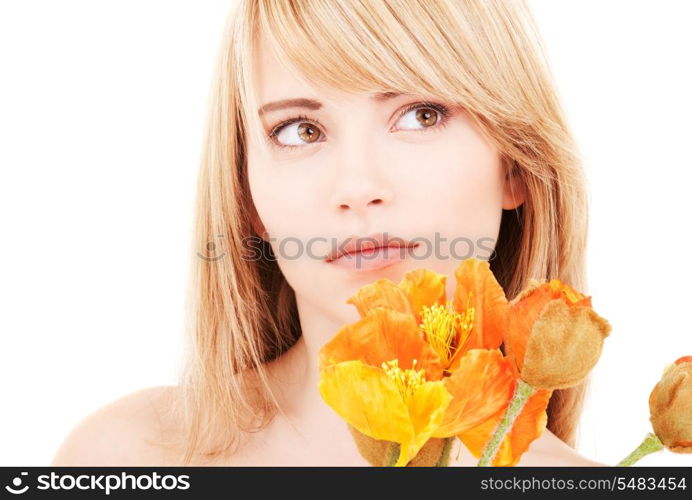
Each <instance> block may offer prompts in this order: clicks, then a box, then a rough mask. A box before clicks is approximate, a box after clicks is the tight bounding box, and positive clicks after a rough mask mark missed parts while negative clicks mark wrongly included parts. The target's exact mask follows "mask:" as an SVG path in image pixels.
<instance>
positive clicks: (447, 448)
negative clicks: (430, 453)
mask: <svg viewBox="0 0 692 500" xmlns="http://www.w3.org/2000/svg"><path fill="white" fill-rule="evenodd" d="M453 444H454V436H451V437H448V438H445V445H444V447H443V448H442V455H440V459H439V460H438V461H437V463H436V464H435V465H434V467H449V453H450V452H451V451H452V445H453Z"/></svg>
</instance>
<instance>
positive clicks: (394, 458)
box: [387, 443, 401, 467]
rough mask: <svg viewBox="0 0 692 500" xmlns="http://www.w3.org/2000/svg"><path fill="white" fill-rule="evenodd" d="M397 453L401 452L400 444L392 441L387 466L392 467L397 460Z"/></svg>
mask: <svg viewBox="0 0 692 500" xmlns="http://www.w3.org/2000/svg"><path fill="white" fill-rule="evenodd" d="M399 453H401V445H400V444H399V443H392V455H391V456H390V457H389V464H387V467H394V466H395V465H396V463H397V461H398V460H399Z"/></svg>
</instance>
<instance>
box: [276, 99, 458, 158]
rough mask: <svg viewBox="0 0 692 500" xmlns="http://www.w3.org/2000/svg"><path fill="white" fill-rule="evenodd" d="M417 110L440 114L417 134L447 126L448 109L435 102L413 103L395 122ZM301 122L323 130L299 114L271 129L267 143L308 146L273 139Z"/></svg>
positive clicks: (283, 145)
mask: <svg viewBox="0 0 692 500" xmlns="http://www.w3.org/2000/svg"><path fill="white" fill-rule="evenodd" d="M418 108H430V109H433V110H435V111H437V112H438V113H439V114H440V118H439V121H438V123H436V124H435V125H433V126H431V127H424V128H422V129H418V131H419V132H420V131H422V132H434V131H436V130H440V129H442V128H443V127H445V126H447V123H448V121H449V116H450V114H451V112H450V111H449V108H448V107H447V106H444V105H442V104H438V103H435V102H428V101H424V102H415V103H412V104H409V105H408V106H406V107H405V108H404V109H403V110H402V111H401V113H399V116H397V118H396V121H399V120H400V119H401V117H403V116H404V115H405V114H406V113H408V112H409V111H413V110H414V109H418ZM303 122H305V123H310V124H311V125H315V126H316V127H319V128H320V130H322V129H323V128H324V127H322V125H321V124H320V122H319V121H318V120H313V119H312V118H309V117H308V116H305V115H303V114H300V115H298V116H296V117H293V118H290V119H288V120H284V121H282V122H281V123H279V124H278V125H276V126H275V127H274V128H272V130H271V132H269V134H268V135H267V139H268V141H269V143H270V144H271V145H272V146H274V147H277V148H280V149H295V148H302V147H305V146H310V144H302V145H295V144H280V143H278V142H276V140H275V137H276V136H277V135H278V134H280V133H281V131H282V130H283V129H284V128H285V127H288V126H289V125H293V124H294V123H303ZM409 132H412V130H409Z"/></svg>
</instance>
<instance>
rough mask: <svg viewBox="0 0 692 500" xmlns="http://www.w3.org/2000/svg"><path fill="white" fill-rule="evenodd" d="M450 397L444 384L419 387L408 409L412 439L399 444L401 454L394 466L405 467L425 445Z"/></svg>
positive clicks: (439, 382) (432, 383)
mask: <svg viewBox="0 0 692 500" xmlns="http://www.w3.org/2000/svg"><path fill="white" fill-rule="evenodd" d="M451 400H452V395H451V394H449V392H447V389H445V386H444V384H443V383H442V382H441V381H438V382H426V383H425V384H423V385H422V386H420V387H419V388H418V389H417V390H416V392H415V393H414V394H413V396H412V397H411V399H410V401H409V405H408V409H409V415H410V418H411V423H412V424H413V439H411V440H410V441H408V442H402V443H401V453H400V455H399V460H398V461H397V463H396V466H398V467H401V466H405V465H406V464H407V463H408V462H409V461H410V460H411V459H412V458H413V457H415V456H416V454H417V453H418V452H419V451H420V449H421V448H422V447H423V446H424V445H425V443H426V442H427V441H428V439H430V437H431V436H432V434H433V432H434V431H435V429H436V428H437V427H438V426H439V425H440V423H441V422H442V419H443V418H444V415H445V412H446V410H447V406H448V405H449V403H450V401H451Z"/></svg>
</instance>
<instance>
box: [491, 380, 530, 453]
mask: <svg viewBox="0 0 692 500" xmlns="http://www.w3.org/2000/svg"><path fill="white" fill-rule="evenodd" d="M535 392H536V389H534V388H533V387H531V386H530V385H529V384H527V383H526V382H524V381H523V380H521V379H519V383H518V384H517V387H516V389H515V390H514V396H513V397H512V401H510V402H509V406H508V407H507V411H506V412H505V414H504V416H503V417H502V420H501V421H500V423H499V424H498V426H497V428H496V429H495V432H494V433H493V435H492V437H491V438H490V440H489V441H488V442H487V443H486V444H485V448H484V449H483V453H482V454H481V458H480V460H479V461H478V467H489V466H491V464H492V461H493V459H494V458H495V454H496V453H497V450H498V448H499V447H500V445H501V444H502V440H503V439H504V437H505V434H507V432H509V431H510V430H511V429H512V425H514V420H515V419H516V418H517V416H518V415H519V413H520V412H521V409H522V408H523V407H524V405H525V404H526V402H527V401H528V400H529V398H530V397H531V396H532V395H533V394H534V393H535Z"/></svg>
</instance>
